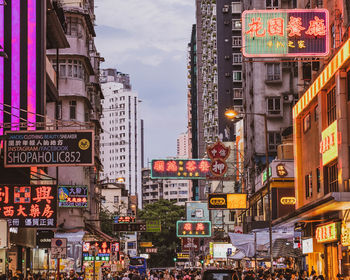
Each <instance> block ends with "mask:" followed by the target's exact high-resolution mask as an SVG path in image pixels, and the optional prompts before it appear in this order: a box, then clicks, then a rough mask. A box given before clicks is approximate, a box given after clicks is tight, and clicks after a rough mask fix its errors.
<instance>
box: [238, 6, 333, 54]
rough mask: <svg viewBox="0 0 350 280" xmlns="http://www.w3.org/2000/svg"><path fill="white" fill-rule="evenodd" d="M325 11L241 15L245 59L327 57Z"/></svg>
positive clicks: (265, 11) (327, 39)
mask: <svg viewBox="0 0 350 280" xmlns="http://www.w3.org/2000/svg"><path fill="white" fill-rule="evenodd" d="M328 25H329V15H328V11H327V10H326V9H315V10H311V9H305V10H300V9H299V10H297V9H293V10H280V9H278V10H247V11H244V12H243V14H242V35H243V36H242V37H243V47H242V52H243V55H244V56H246V57H278V56H284V57H303V56H313V57H314V56H327V55H328V53H329V43H328V42H329V30H328Z"/></svg>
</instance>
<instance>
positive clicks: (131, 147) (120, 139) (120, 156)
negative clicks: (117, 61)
mask: <svg viewBox="0 0 350 280" xmlns="http://www.w3.org/2000/svg"><path fill="white" fill-rule="evenodd" d="M109 72H111V73H109V74H108V75H107V76H106V78H103V79H105V80H106V81H107V82H105V83H102V91H103V94H104V96H105V99H104V101H103V102H102V106H103V116H102V118H101V121H102V127H103V133H102V135H101V156H102V163H103V166H104V170H103V172H101V179H102V180H103V179H106V180H109V181H110V180H118V178H122V179H123V180H124V182H125V187H126V189H127V190H128V191H129V193H130V194H131V195H137V196H138V199H139V202H138V205H139V207H141V205H142V195H141V193H142V191H141V185H142V181H141V168H142V159H143V156H142V155H143V145H142V141H143V136H142V129H141V126H142V120H141V118H140V110H139V103H140V102H141V101H140V99H139V98H138V94H137V92H135V91H132V90H131V86H130V82H129V80H128V79H125V77H126V76H127V75H125V74H121V73H118V72H117V71H116V70H114V71H110V69H109ZM104 73H107V71H106V70H105V71H104ZM121 82H122V83H121Z"/></svg>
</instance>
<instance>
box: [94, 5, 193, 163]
mask: <svg viewBox="0 0 350 280" xmlns="http://www.w3.org/2000/svg"><path fill="white" fill-rule="evenodd" d="M95 6H96V9H95V12H96V17H97V18H96V23H97V26H96V33H97V36H96V45H97V49H98V51H99V52H100V53H101V55H102V56H103V57H104V58H105V62H104V63H102V68H117V69H118V71H120V72H124V73H128V74H130V77H131V83H132V87H133V89H134V90H136V91H137V92H138V94H139V98H140V99H141V100H142V103H141V106H142V115H143V119H144V122H145V164H146V165H147V161H150V160H151V159H152V158H160V157H167V156H175V155H176V138H177V137H178V135H179V134H180V133H182V132H185V131H186V123H187V108H186V106H187V99H186V98H187V97H186V95H187V68H186V65H187V44H188V42H189V41H190V37H191V29H192V24H193V23H194V20H195V0H96V1H95Z"/></svg>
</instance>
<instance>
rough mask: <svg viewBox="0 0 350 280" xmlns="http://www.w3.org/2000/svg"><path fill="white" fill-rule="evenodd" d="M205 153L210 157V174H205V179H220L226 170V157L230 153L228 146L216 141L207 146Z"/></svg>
mask: <svg viewBox="0 0 350 280" xmlns="http://www.w3.org/2000/svg"><path fill="white" fill-rule="evenodd" d="M207 154H208V156H209V158H210V159H211V163H210V173H211V174H210V175H209V176H207V179H210V180H220V179H221V178H222V177H223V176H224V175H225V174H226V172H227V163H226V159H227V158H228V157H229V155H230V147H226V146H225V145H224V144H223V143H222V142H221V141H217V142H216V143H214V144H213V145H211V146H208V147H207Z"/></svg>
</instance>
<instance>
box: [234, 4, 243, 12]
mask: <svg viewBox="0 0 350 280" xmlns="http://www.w3.org/2000/svg"><path fill="white" fill-rule="evenodd" d="M241 12H242V6H241V3H240V2H238V3H232V13H241Z"/></svg>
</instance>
